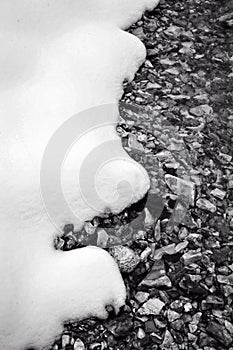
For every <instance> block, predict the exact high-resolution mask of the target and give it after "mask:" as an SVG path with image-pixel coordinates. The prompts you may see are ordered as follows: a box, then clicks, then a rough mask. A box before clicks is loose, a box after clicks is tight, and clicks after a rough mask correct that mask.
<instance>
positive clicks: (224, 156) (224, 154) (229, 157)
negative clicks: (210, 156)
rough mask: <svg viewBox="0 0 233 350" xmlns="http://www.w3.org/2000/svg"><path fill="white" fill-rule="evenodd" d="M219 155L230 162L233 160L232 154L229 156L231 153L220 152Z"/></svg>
mask: <svg viewBox="0 0 233 350" xmlns="http://www.w3.org/2000/svg"><path fill="white" fill-rule="evenodd" d="M219 157H220V158H221V159H222V160H223V161H225V162H226V163H230V162H231V160H232V156H229V154H226V153H220V154H219Z"/></svg>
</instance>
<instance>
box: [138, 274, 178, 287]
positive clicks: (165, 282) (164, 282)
mask: <svg viewBox="0 0 233 350" xmlns="http://www.w3.org/2000/svg"><path fill="white" fill-rule="evenodd" d="M171 286H172V283H171V280H170V278H169V277H168V276H161V277H159V278H157V279H155V280H153V279H144V280H143V281H142V282H141V283H140V285H139V287H148V288H156V287H167V288H170V287H171Z"/></svg>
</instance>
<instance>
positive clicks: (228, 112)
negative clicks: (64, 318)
mask: <svg viewBox="0 0 233 350" xmlns="http://www.w3.org/2000/svg"><path fill="white" fill-rule="evenodd" d="M232 14H233V1H232V0H228V1H221V2H220V1H218V0H205V1H200V0H176V1H175V0H166V1H163V0H161V3H160V5H159V6H158V8H156V9H155V10H154V11H152V12H150V13H146V14H145V15H144V16H143V18H142V19H141V20H140V21H138V22H137V23H136V24H135V25H133V26H132V27H131V28H130V29H129V31H130V32H131V33H133V34H134V35H136V36H138V37H139V38H140V39H141V40H142V41H143V42H144V44H145V45H146V48H147V59H146V62H145V64H144V65H143V66H142V67H141V68H140V70H139V72H138V73H137V74H136V76H135V78H134V80H133V81H132V82H131V83H127V82H126V83H125V84H124V88H125V90H124V91H125V93H124V96H123V98H122V101H123V102H126V103H130V104H133V105H134V104H137V105H138V108H136V112H135V113H134V111H132V110H129V109H127V108H126V109H124V108H122V110H121V119H120V122H119V125H118V127H117V130H118V133H119V135H120V136H121V138H122V144H123V146H124V147H125V149H126V151H127V152H128V153H129V154H130V156H131V157H133V158H134V159H135V160H137V161H138V162H140V163H141V164H142V165H143V166H144V167H145V168H146V169H147V171H148V173H149V176H150V179H151V188H150V191H149V193H148V196H147V197H146V198H144V200H142V201H140V202H139V203H137V204H136V205H134V206H132V207H131V208H127V209H126V210H125V211H123V212H122V213H121V214H119V215H117V216H114V215H111V213H106V215H105V216H104V217H102V218H94V219H93V220H92V222H89V223H86V225H85V227H84V229H83V230H82V232H74V229H73V226H72V225H68V226H67V227H65V229H64V235H63V237H61V238H57V240H56V242H55V246H56V248H57V249H62V250H69V249H76V248H79V247H81V246H83V245H87V244H95V245H96V244H97V243H99V245H100V246H103V247H106V248H107V249H110V251H112V252H113V251H114V249H115V250H116V251H117V249H118V250H122V251H123V250H124V251H125V252H126V251H127V252H128V256H129V258H127V254H126V255H124V254H121V253H119V252H118V254H116V253H115V258H116V261H118V263H119V266H120V269H121V271H122V272H123V278H124V281H125V284H126V286H127V292H128V298H127V303H126V306H125V307H124V308H122V310H120V313H119V314H118V315H117V316H116V315H114V314H113V312H110V316H109V319H108V320H107V321H99V320H95V319H88V320H84V321H82V322H66V323H65V324H64V334H63V336H62V337H61V338H60V339H58V340H57V341H56V342H55V345H54V348H53V349H58V350H60V349H64V350H68V349H69V350H71V349H72V350H73V349H76V350H77V349H78V350H80V349H87V350H89V349H96V350H99V349H102V350H103V349H110V350H121V349H122V350H123V349H124V350H128V349H129V350H142V349H143V350H157V349H158V350H162V349H164V350H168V349H171V350H176V349H182V350H186V349H187V350H233V311H232V302H233V249H232V247H233V204H232V203H233V202H232V201H233V164H232V156H233V150H232V141H233V94H232V91H233V88H232V87H233V84H232V83H233V70H232V68H233V66H232V64H233V42H232V37H233V33H232V30H233V15H232ZM122 224H123V226H122ZM116 244H117V246H118V248H117V246H116V247H115V248H113V246H114V245H116ZM119 246H120V248H119ZM112 254H113V253H112ZM113 255H114V254H113ZM122 257H123V258H122ZM127 259H128V260H127ZM64 335H66V336H65V337H64ZM75 344H76V345H75Z"/></svg>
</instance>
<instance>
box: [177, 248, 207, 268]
mask: <svg viewBox="0 0 233 350" xmlns="http://www.w3.org/2000/svg"><path fill="white" fill-rule="evenodd" d="M201 258H202V253H201V252H196V251H195V250H190V251H188V252H187V253H185V254H184V255H183V256H182V259H183V261H184V264H185V265H186V266H187V265H191V264H193V263H195V262H197V261H199V260H200V259H201Z"/></svg>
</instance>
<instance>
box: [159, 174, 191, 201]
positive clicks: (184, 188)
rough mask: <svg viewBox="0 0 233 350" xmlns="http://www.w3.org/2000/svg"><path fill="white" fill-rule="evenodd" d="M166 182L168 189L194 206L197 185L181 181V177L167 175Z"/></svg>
mask: <svg viewBox="0 0 233 350" xmlns="http://www.w3.org/2000/svg"><path fill="white" fill-rule="evenodd" d="M165 181H166V183H167V185H168V187H169V188H170V189H171V190H172V192H173V193H175V194H176V195H181V196H183V197H185V198H186V199H187V200H188V203H190V204H191V205H194V198H195V183H194V182H191V181H186V180H183V179H180V178H179V177H176V176H173V175H170V174H166V175H165Z"/></svg>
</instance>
